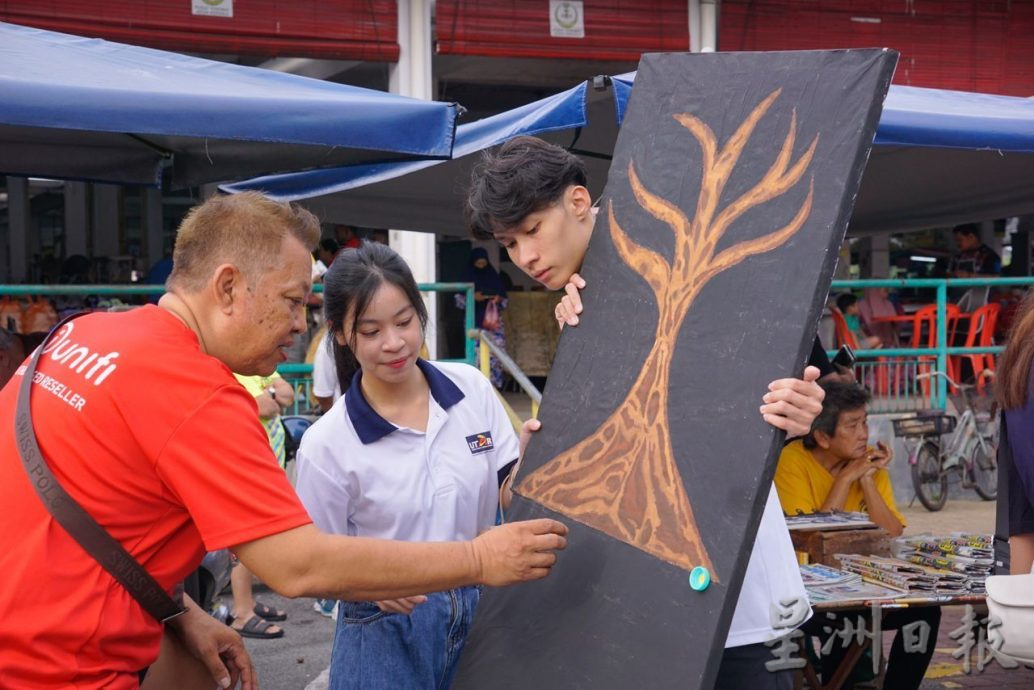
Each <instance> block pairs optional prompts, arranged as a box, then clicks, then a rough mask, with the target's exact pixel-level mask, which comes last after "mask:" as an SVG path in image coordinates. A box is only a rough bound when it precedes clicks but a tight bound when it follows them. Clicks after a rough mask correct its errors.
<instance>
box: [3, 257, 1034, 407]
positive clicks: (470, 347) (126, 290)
mask: <svg viewBox="0 0 1034 690" xmlns="http://www.w3.org/2000/svg"><path fill="white" fill-rule="evenodd" d="M1031 285H1034V276H1029V277H1023V278H955V279H940V278H907V279H868V280H835V281H833V283H832V289H833V290H834V291H837V290H856V289H862V288H872V287H884V288H903V289H911V288H933V289H935V290H936V294H937V299H936V305H937V339H936V342H937V345H936V347H932V348H900V347H899V348H881V349H878V350H858V351H857V352H856V353H855V354H856V355H857V356H858V357H859V359H860V360H863V361H862V362H860V366H861V367H865V366H870V367H875V366H876V360H877V359H878V358H887V357H893V358H896V359H900V360H901V361H903V362H906V364H905V366H908V364H907V363H908V362H909V361H910V360H911V363H912V364H915V363H916V362H918V358H921V357H934V358H935V361H936V368H937V370H938V371H944V372H946V371H947V370H948V357H950V356H953V355H968V354H984V353H990V354H998V353H999V352H1001V350H1002V347H1001V346H993V347H970V348H966V347H954V346H952V345H951V344H950V343H949V342H948V332H947V310H946V306H947V304H948V289H949V288H951V287H960V288H969V287H1011V286H1031ZM418 287H419V289H420V290H421V292H454V293H455V292H461V293H464V294H465V295H466V308H465V310H464V334H465V343H464V344H465V347H464V357H463V359H461V360H458V361H463V362H466V363H467V364H470V365H471V366H476V365H477V362H476V358H475V343H476V341H477V339H478V331H477V329H475V327H474V286H473V285H472V284H471V283H421V284H419V285H418ZM322 291H323V286H322V285H316V286H314V292H322ZM163 292H165V289H164V288H163V287H162V286H160V285H0V296H12V297H25V296H35V295H40V296H74V295H81V296H97V297H117V296H131V295H160V294H162V293H163ZM834 352H835V351H830V355H832V354H834ZM865 360H871V361H870V362H869V363H868V364H867V363H866V362H865ZM278 371H279V372H280V373H281V375H284V376H285V377H290V378H291V379H293V380H295V381H296V382H297V383H298V384H299V385H300V386H302V387H303V388H304V390H305V393H306V396H305V398H304V400H308V390H309V386H310V385H311V376H312V365H311V364H306V363H291V364H282V365H280V367H279V368H278ZM934 380H935V383H934V382H931V384H930V385H931V386H932V387H933V395H932V399H931V402H932V403H933V404H934V405H935V406H936V407H938V408H941V409H944V408H945V407H946V404H947V393H948V390H947V382H946V381H945V380H944V378H943V377H935V379H934ZM532 388H534V387H532ZM526 392H528V391H527V390H526ZM536 392H537V391H536ZM529 394H531V393H530V392H529ZM534 397H535V396H534V395H532V398H533V399H534Z"/></svg>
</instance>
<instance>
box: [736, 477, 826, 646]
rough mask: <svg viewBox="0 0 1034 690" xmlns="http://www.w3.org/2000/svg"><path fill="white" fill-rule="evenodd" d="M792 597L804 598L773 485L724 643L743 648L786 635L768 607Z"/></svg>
mask: <svg viewBox="0 0 1034 690" xmlns="http://www.w3.org/2000/svg"><path fill="white" fill-rule="evenodd" d="M792 597H804V601H807V594H806V592H805V590H804V582H803V581H802V580H801V570H800V567H799V566H798V565H797V556H796V555H795V554H794V550H793V542H791V541H790V531H789V530H788V529H787V528H786V518H784V517H783V510H782V508H781V507H780V505H779V497H778V496H777V495H776V490H775V486H774V485H773V486H772V487H771V488H770V489H769V491H768V501H766V502H765V512H764V513H762V514H761V523H760V524H759V525H758V534H757V537H756V538H755V539H754V548H753V550H752V551H751V552H750V561H749V562H748V563H747V573H746V575H744V577H743V587H742V588H741V589H740V598H739V601H737V602H736V610H735V612H734V613H733V614H732V624H731V625H730V626H729V635H728V637H726V638H725V646H726V647H727V648H728V647H742V646H743V645H748V644H758V643H760V642H766V641H768V640H772V639H775V638H777V637H782V636H783V635H786V634H787V633H788V632H790V631H789V630H788V629H786V628H781V629H778V630H777V629H775V628H773V627H772V624H771V617H770V613H769V608H770V606H773V605H774V606H777V607H778V606H779V601H780V600H781V599H788V598H792ZM808 615H809V617H810V616H811V614H810V613H809V614H808ZM802 622H803V621H802Z"/></svg>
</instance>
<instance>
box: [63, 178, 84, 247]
mask: <svg viewBox="0 0 1034 690" xmlns="http://www.w3.org/2000/svg"><path fill="white" fill-rule="evenodd" d="M89 194H90V186H89V185H88V184H87V183H85V182H65V255H64V258H68V257H69V256H72V255H73V254H82V255H84V256H85V255H87V254H89V250H88V249H87V248H88V247H89V242H88V241H87V239H88V238H87V228H88V227H89V214H90V198H89Z"/></svg>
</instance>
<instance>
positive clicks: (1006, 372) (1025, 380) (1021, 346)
mask: <svg viewBox="0 0 1034 690" xmlns="http://www.w3.org/2000/svg"><path fill="white" fill-rule="evenodd" d="M1032 360H1034V290H1030V291H1028V292H1027V296H1026V297H1025V298H1024V300H1023V303H1022V304H1020V307H1019V309H1017V310H1016V318H1015V320H1014V321H1013V325H1012V328H1011V329H1010V330H1009V339H1008V341H1006V344H1005V351H1004V352H1002V354H1001V355H1000V356H999V358H998V366H997V367H996V371H995V386H994V388H995V397H996V398H997V399H998V404H999V405H1001V407H1002V409H1003V410H1015V409H1018V408H1020V407H1023V406H1024V405H1025V404H1027V393H1028V392H1029V391H1028V390H1027V388H1028V385H1029V382H1030V365H1031V361H1032Z"/></svg>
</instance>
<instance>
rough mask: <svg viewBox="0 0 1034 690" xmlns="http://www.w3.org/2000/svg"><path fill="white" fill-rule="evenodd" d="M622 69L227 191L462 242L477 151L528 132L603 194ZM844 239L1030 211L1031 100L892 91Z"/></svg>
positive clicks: (1033, 200)
mask: <svg viewBox="0 0 1034 690" xmlns="http://www.w3.org/2000/svg"><path fill="white" fill-rule="evenodd" d="M634 78H635V75H634V73H632V74H626V75H621V76H617V77H613V78H600V77H597V78H596V79H593V80H590V81H587V82H584V83H582V84H579V85H578V86H576V87H574V88H572V89H569V90H567V91H564V92H562V93H559V94H556V95H554V96H551V97H549V98H545V99H542V100H540V101H536V102H535V103H531V104H528V105H526V106H522V107H520V108H515V109H514V110H510V111H507V112H504V113H501V114H499V115H495V116H492V117H488V118H485V119H483V120H480V121H477V122H472V123H470V124H465V125H461V126H460V127H459V128H458V129H457V133H456V148H455V151H454V159H453V160H450V161H447V162H409V163H396V164H386V165H360V166H350V167H345V168H338V169H328V170H320V171H314V172H310V173H300V174H292V175H280V176H272V177H265V178H260V179H255V180H249V181H247V182H243V183H239V184H235V185H228V186H226V187H225V188H224V189H226V190H227V191H231V192H232V191H240V190H244V189H260V190H263V191H265V192H267V193H269V194H271V195H272V196H274V197H277V198H280V199H286V200H295V201H303V203H304V204H305V205H306V206H308V207H309V208H311V209H312V210H313V211H315V212H316V213H317V214H318V215H320V216H321V217H322V218H324V219H326V220H336V221H340V222H349V223H353V224H356V225H361V226H371V227H391V228H398V229H406V230H423V231H429V232H436V233H447V234H463V232H464V230H463V214H462V210H463V192H464V187H465V186H466V184H467V180H468V178H469V175H470V170H471V168H472V166H473V165H474V163H475V162H476V161H477V158H478V155H477V154H478V153H479V152H480V151H481V150H483V149H486V148H489V147H491V146H495V145H498V144H501V143H502V142H504V141H506V140H507V139H510V138H512V137H514V136H517V135H519V134H532V135H536V136H540V137H542V138H544V139H547V140H550V141H553V142H554V143H557V144H560V145H563V146H567V147H569V148H570V149H571V150H573V151H576V152H577V153H579V154H580V155H582V157H583V159H584V160H585V161H586V165H587V167H588V171H589V188H590V191H591V192H592V193H593V194H594V195H597V194H599V193H600V192H601V191H602V189H603V184H604V183H605V181H606V177H607V171H608V169H609V165H610V161H609V156H610V153H611V151H612V150H613V146H614V142H615V140H616V138H617V129H618V126H619V123H620V122H621V119H622V116H623V114H624V110H625V104H626V103H627V100H628V97H629V94H630V92H631V86H632V83H633V80H634ZM875 143H876V146H875V147H874V148H873V151H872V154H871V156H870V159H869V163H868V166H867V167H866V171H865V175H864V177H863V179H862V188H861V191H860V192H859V195H858V199H857V200H856V203H855V208H854V215H853V216H852V220H851V226H850V232H851V233H852V234H864V233H869V232H876V231H883V230H910V229H919V228H925V227H935V226H943V225H951V224H954V223H959V222H964V221H971V220H982V219H985V218H993V217H1002V216H1008V215H1018V214H1025V213H1034V194H1031V193H1030V187H1029V184H1030V183H1029V180H1031V179H1034V101H1028V100H1027V99H1022V98H1015V97H1008V96H991V95H985V94H975V93H964V92H958V91H943V90H938V89H923V88H914V87H903V86H892V87H891V89H890V94H889V95H888V96H887V100H886V102H885V105H884V110H883V116H882V118H881V120H880V124H879V128H878V131H877V134H876V141H875Z"/></svg>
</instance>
